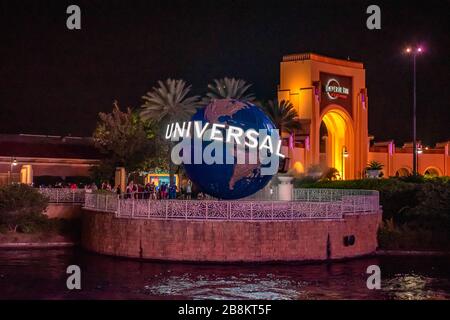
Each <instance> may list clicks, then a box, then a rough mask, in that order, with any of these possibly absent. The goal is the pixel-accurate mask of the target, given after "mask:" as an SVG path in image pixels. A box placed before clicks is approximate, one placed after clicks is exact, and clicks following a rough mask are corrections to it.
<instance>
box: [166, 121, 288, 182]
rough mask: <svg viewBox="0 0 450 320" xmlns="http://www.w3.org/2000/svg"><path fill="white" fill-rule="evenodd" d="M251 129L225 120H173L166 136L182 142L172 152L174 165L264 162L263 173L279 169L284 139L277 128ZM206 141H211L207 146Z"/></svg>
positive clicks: (262, 163) (272, 172)
mask: <svg viewBox="0 0 450 320" xmlns="http://www.w3.org/2000/svg"><path fill="white" fill-rule="evenodd" d="M270 131H271V132H269V130H267V129H260V130H258V131H256V130H254V129H248V130H246V131H244V130H243V129H242V128H240V127H237V126H232V125H227V124H221V123H209V122H206V123H203V122H202V121H185V122H181V123H180V122H174V123H169V124H168V125H167V127H166V133H165V138H166V139H167V140H170V141H172V142H178V143H176V144H175V145H174V147H173V148H172V151H171V160H172V162H173V163H174V164H176V165H180V164H208V165H211V164H249V165H252V164H253V165H255V164H261V165H262V166H261V175H274V174H276V173H277V172H278V166H279V158H284V157H285V156H284V155H283V154H282V153H281V139H280V136H279V132H278V130H277V129H274V130H270ZM204 142H206V143H207V145H206V146H205V147H203V145H204Z"/></svg>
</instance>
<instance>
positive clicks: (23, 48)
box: [0, 0, 450, 144]
mask: <svg viewBox="0 0 450 320" xmlns="http://www.w3.org/2000/svg"><path fill="white" fill-rule="evenodd" d="M69 4H78V5H79V6H80V7H81V10H82V30H81V31H69V30H67V29H66V18H67V14H66V13H65V12H66V8H67V6H68V5H69ZM369 4H378V5H380V7H381V11H382V30H378V31H370V30H368V29H367V28H366V26H365V23H366V18H367V14H366V13H365V11H366V8H367V6H368V5H369ZM449 12H450V2H449V1H446V0H441V1H423V2H420V3H419V2H416V1H414V2H413V1H389V2H384V1H376V0H375V1H370V2H367V1H347V0H340V1H319V0H315V1H301V0H297V1H295V2H290V1H283V0H277V1H273V2H271V1H245V0H241V1H231V0H228V1H219V0H214V1H195V0H192V1H170V0H166V1H149V0H148V1H131V0H127V1H125V0H122V1H106V0H103V1H98V0H91V1H79V0H71V1H63V0H59V1H56V0H55V1H49V0H46V1H44V0H40V1H21V0H8V1H6V0H0V34H1V51H0V133H41V134H69V133H71V134H72V135H90V134H91V132H92V130H93V129H94V126H95V123H96V121H97V114H98V112H99V111H109V110H110V109H111V107H112V101H113V100H114V99H118V100H119V102H120V104H121V105H122V107H124V106H131V107H138V106H139V105H140V103H141V98H140V97H141V96H142V95H143V94H144V93H145V92H146V91H148V90H149V89H150V88H151V87H152V86H153V85H155V82H156V81H157V80H159V79H165V78H167V77H175V78H183V79H185V80H186V81H188V82H189V83H191V84H192V85H193V91H194V93H199V94H201V93H203V92H204V91H205V88H206V84H207V83H208V82H210V81H211V80H212V79H213V78H216V77H223V76H234V77H242V78H244V79H246V80H247V81H249V82H251V83H253V84H254V86H253V90H254V92H255V93H256V95H257V96H258V98H273V97H275V95H276V87H277V84H278V81H279V80H278V78H279V62H280V60H281V57H282V56H283V55H284V54H288V53H297V52H316V53H319V54H324V55H330V56H334V57H338V58H347V57H348V56H350V58H351V59H352V60H357V61H362V62H364V63H365V66H366V69H367V87H368V90H369V99H370V100H369V131H370V133H371V134H374V135H375V138H376V140H384V139H389V138H394V139H395V140H396V142H397V143H401V142H403V141H405V140H411V135H410V131H411V124H410V123H411V121H410V119H411V102H412V99H411V94H412V93H411V88H412V81H411V75H412V73H411V72H412V71H411V61H410V60H408V58H407V57H405V56H404V55H403V54H402V52H401V51H402V49H403V48H405V46H406V45H407V44H408V43H415V42H420V43H422V44H423V45H424V46H425V47H426V49H427V52H426V54H425V55H424V56H423V57H420V58H419V60H418V65H417V66H418V92H417V94H418V137H419V138H421V139H422V140H423V141H424V142H425V143H429V144H430V143H433V142H436V141H442V140H446V139H450V130H449V123H450V103H449V101H450V88H449V82H448V76H449V73H450V72H449V71H450V43H449V42H450V41H449V31H450V22H449V21H450V19H449Z"/></svg>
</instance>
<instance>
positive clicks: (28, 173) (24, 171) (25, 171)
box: [20, 164, 33, 185]
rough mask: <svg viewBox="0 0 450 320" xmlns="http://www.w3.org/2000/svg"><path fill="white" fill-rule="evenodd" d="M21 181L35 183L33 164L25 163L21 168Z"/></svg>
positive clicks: (29, 183)
mask: <svg viewBox="0 0 450 320" xmlns="http://www.w3.org/2000/svg"><path fill="white" fill-rule="evenodd" d="M20 183H24V184H28V185H31V184H32V183H33V167H32V166H31V164H24V165H23V166H22V168H21V169H20Z"/></svg>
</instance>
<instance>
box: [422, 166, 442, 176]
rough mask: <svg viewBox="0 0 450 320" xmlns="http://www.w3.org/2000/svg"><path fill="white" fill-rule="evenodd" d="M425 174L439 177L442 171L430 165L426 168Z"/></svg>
mask: <svg viewBox="0 0 450 320" xmlns="http://www.w3.org/2000/svg"><path fill="white" fill-rule="evenodd" d="M424 174H425V175H426V176H429V177H439V176H440V172H439V170H438V169H437V168H434V167H429V168H427V169H426V170H425V172H424Z"/></svg>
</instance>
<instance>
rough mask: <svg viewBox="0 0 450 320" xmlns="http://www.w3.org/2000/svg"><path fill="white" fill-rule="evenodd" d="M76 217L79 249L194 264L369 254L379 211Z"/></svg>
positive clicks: (96, 214)
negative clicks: (282, 217)
mask: <svg viewBox="0 0 450 320" xmlns="http://www.w3.org/2000/svg"><path fill="white" fill-rule="evenodd" d="M82 220H83V228H82V245H83V247H84V248H85V249H87V250H90V251H94V252H98V253H102V254H107V255H113V256H123V257H133V258H144V259H152V260H168V261H195V262H199V261H210V262H269V261H308V260H325V259H327V258H331V259H341V258H350V257H356V256H361V255H367V254H370V253H373V252H374V251H375V250H376V248H377V230H378V225H379V223H380V221H381V211H379V212H374V213H371V214H367V213H365V214H361V215H358V214H352V215H345V216H344V218H343V219H334V220H324V219H322V220H319V219H316V220H293V221H214V220H209V221H204V220H146V219H124V218H115V217H114V214H113V213H105V212H98V211H90V210H84V212H83V215H82ZM352 236H353V237H352Z"/></svg>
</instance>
